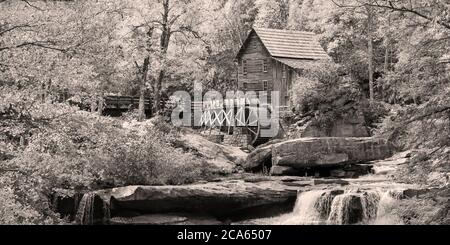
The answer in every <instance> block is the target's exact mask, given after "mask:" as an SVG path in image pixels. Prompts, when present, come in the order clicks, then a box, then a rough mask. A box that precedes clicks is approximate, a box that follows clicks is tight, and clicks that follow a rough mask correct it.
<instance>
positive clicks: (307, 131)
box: [297, 119, 370, 138]
mask: <svg viewBox="0 0 450 245" xmlns="http://www.w3.org/2000/svg"><path fill="white" fill-rule="evenodd" d="M297 134H298V135H299V137H302V138H307V137H369V136H370V135H369V130H368V129H367V127H366V126H364V124H363V123H361V122H358V121H357V122H355V121H352V120H342V119H341V120H336V121H335V122H334V123H333V125H332V126H331V127H330V128H323V127H320V126H318V125H317V124H315V123H312V122H311V123H308V124H307V125H306V126H305V127H304V129H303V130H302V131H300V132H298V133H297Z"/></svg>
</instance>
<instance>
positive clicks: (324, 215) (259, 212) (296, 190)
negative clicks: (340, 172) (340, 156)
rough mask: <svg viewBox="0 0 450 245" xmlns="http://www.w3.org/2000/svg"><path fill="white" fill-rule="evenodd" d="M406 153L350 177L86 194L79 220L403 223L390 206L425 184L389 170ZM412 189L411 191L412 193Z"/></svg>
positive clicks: (238, 180)
mask: <svg viewBox="0 0 450 245" xmlns="http://www.w3.org/2000/svg"><path fill="white" fill-rule="evenodd" d="M406 161H407V159H406V153H399V154H396V155H394V156H393V157H391V158H389V159H386V160H381V161H376V162H371V163H369V164H371V165H372V173H371V174H367V175H363V176H360V177H358V178H351V179H330V178H320V177H319V178H317V177H298V176H297V177H295V176H292V177H288V176H261V175H250V176H248V175H247V176H246V177H242V176H241V177H235V178H229V179H224V180H221V181H216V182H206V183H197V184H191V185H184V186H129V187H120V188H114V189H110V190H102V191H98V192H95V193H87V194H85V195H84V196H83V198H82V199H81V201H80V203H79V205H78V212H77V223H80V224H95V223H103V224H105V223H106V224H238V225H241V224H257V225H342V224H370V225H378V224H383V225H384V224H389V225H395V224H402V222H401V221H400V220H399V219H398V218H397V217H395V215H392V214H391V213H392V212H391V210H392V209H393V208H394V207H395V206H397V205H398V203H399V202H400V201H401V200H402V199H404V198H408V197H411V196H414V195H417V193H418V192H419V190H421V189H420V188H421V187H420V186H414V185H407V184H401V183H395V182H393V181H392V180H391V178H390V175H391V174H392V172H393V171H395V169H396V168H397V166H399V165H401V164H403V163H404V162H406ZM411 193H412V194H411Z"/></svg>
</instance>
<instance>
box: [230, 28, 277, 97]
mask: <svg viewBox="0 0 450 245" xmlns="http://www.w3.org/2000/svg"><path fill="white" fill-rule="evenodd" d="M249 38H250V40H249V42H248V43H247V46H246V47H245V50H244V52H243V53H242V55H241V57H240V58H239V59H238V63H239V68H238V89H239V90H242V91H245V89H244V83H247V84H248V86H247V87H248V89H247V90H255V91H262V90H263V86H262V82H263V81H267V82H268V84H267V85H268V90H272V89H273V77H272V73H273V66H272V63H271V60H272V58H271V56H270V54H269V53H268V52H267V50H266V49H265V48H264V46H263V44H262V42H261V40H260V39H259V37H258V36H257V35H256V34H253V35H251V36H250V37H249ZM242 60H246V62H247V75H246V76H244V74H243V67H242ZM264 60H266V61H267V72H263V71H262V67H263V65H262V64H263V61H264Z"/></svg>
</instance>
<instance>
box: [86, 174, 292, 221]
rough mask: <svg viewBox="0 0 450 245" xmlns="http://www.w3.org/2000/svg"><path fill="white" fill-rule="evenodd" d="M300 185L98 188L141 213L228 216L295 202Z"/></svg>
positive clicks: (115, 206)
mask: <svg viewBox="0 0 450 245" xmlns="http://www.w3.org/2000/svg"><path fill="white" fill-rule="evenodd" d="M297 189H298V188H295V187H289V186H286V185H283V184H282V183H280V182H273V181H272V182H268V181H266V182H258V183H250V182H245V181H241V180H233V181H225V182H220V183H205V184H192V185H184V186H127V187H120V188H113V189H108V190H101V191H97V192H95V194H97V195H98V196H100V197H101V198H102V199H103V200H104V201H105V202H106V203H107V204H109V207H110V209H111V214H114V213H115V212H120V211H121V210H133V211H136V212H139V213H146V214H148V213H169V212H187V213H196V214H204V215H209V216H214V217H228V216H231V215H233V214H234V213H239V212H243V211H245V210H249V209H252V208H257V207H266V206H276V205H280V204H283V203H293V202H295V199H296V196H297Z"/></svg>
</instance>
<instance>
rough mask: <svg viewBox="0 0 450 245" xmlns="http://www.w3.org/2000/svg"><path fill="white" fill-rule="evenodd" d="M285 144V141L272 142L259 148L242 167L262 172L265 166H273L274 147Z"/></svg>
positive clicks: (276, 140) (248, 157)
mask: <svg viewBox="0 0 450 245" xmlns="http://www.w3.org/2000/svg"><path fill="white" fill-rule="evenodd" d="M280 142H283V140H280V139H275V140H271V141H269V142H267V143H265V144H263V145H260V146H258V147H257V148H256V149H254V150H253V151H252V152H251V153H250V154H248V156H247V159H246V160H245V162H244V164H243V165H242V166H243V167H244V169H245V170H247V171H251V170H260V169H262V167H263V165H264V164H267V165H269V166H270V165H272V146H273V145H275V144H278V143H280Z"/></svg>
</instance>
